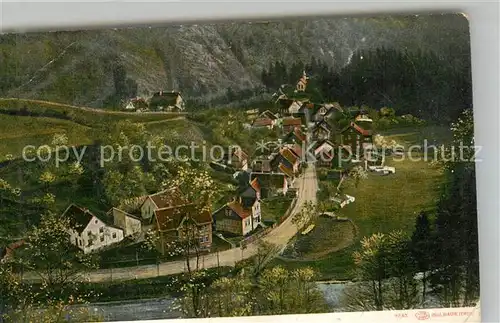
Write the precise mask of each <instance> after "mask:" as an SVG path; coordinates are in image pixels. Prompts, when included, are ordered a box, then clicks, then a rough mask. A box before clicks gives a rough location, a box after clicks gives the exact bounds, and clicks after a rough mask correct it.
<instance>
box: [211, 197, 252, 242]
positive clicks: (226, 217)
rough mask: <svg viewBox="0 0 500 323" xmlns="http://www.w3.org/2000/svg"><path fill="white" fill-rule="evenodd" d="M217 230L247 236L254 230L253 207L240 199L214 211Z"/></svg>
mask: <svg viewBox="0 0 500 323" xmlns="http://www.w3.org/2000/svg"><path fill="white" fill-rule="evenodd" d="M212 216H213V219H214V221H215V230H217V231H220V232H228V233H231V234H235V235H240V236H245V235H247V234H249V233H250V232H252V230H253V226H252V209H248V208H245V207H244V206H243V205H242V204H241V203H240V202H239V201H233V202H230V203H228V204H226V205H224V206H223V207H221V208H220V209H218V210H217V211H215V212H214V213H213V215H212Z"/></svg>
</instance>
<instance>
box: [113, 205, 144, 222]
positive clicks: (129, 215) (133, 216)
mask: <svg viewBox="0 0 500 323" xmlns="http://www.w3.org/2000/svg"><path fill="white" fill-rule="evenodd" d="M113 211H116V212H118V213H121V214H123V215H125V216H126V217H129V218H132V219H135V220H139V221H140V220H141V219H140V218H139V217H137V216H135V215H133V214H130V213H127V212H125V211H123V210H120V209H118V208H116V207H113V208H111V209H110V210H109V211H108V214H111V215H112V214H113Z"/></svg>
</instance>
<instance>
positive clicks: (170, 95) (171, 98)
mask: <svg viewBox="0 0 500 323" xmlns="http://www.w3.org/2000/svg"><path fill="white" fill-rule="evenodd" d="M180 95H181V94H180V93H179V92H175V91H171V92H168V91H159V92H156V93H154V94H153V96H152V97H151V98H150V101H153V102H155V101H156V102H158V104H159V105H175V104H176V103H177V98H178V97H179V96H180Z"/></svg>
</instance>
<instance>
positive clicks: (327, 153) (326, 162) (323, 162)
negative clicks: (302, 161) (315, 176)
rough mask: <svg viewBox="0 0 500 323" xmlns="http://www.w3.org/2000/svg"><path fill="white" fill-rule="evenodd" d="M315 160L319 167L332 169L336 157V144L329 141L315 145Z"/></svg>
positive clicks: (322, 141)
mask: <svg viewBox="0 0 500 323" xmlns="http://www.w3.org/2000/svg"><path fill="white" fill-rule="evenodd" d="M313 148H314V150H313V154H314V158H315V159H316V165H317V166H319V167H331V166H332V162H333V158H334V157H335V155H336V151H335V144H333V143H332V142H331V141H329V140H321V141H319V142H317V143H316V144H315V145H314V147H313Z"/></svg>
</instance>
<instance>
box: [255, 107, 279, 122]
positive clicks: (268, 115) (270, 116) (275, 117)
mask: <svg viewBox="0 0 500 323" xmlns="http://www.w3.org/2000/svg"><path fill="white" fill-rule="evenodd" d="M259 117H262V118H268V119H271V120H274V121H276V120H278V119H279V116H278V115H276V114H274V113H272V112H271V111H269V110H266V111H264V112H262V113H261V114H259Z"/></svg>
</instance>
